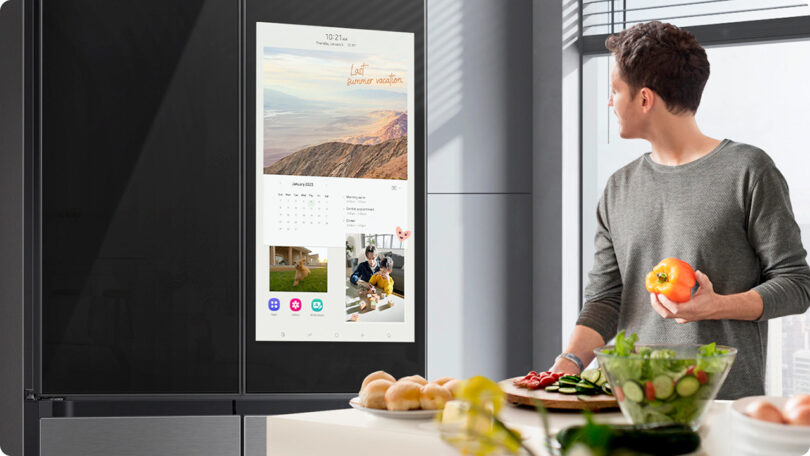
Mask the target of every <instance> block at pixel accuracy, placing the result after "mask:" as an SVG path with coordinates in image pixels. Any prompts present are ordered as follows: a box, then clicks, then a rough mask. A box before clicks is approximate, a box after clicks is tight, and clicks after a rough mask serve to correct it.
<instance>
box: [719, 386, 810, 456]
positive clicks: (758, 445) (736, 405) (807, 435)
mask: <svg viewBox="0 0 810 456" xmlns="http://www.w3.org/2000/svg"><path fill="white" fill-rule="evenodd" d="M758 399H765V400H766V401H768V402H770V403H771V404H773V405H775V406H777V407H778V408H779V410H782V407H783V406H784V405H785V402H787V400H788V398H787V397H777V396H749V397H744V398H741V399H737V400H736V401H734V402H732V404H731V409H730V412H729V413H730V414H731V434H732V439H731V446H732V447H733V450H734V451H733V454H735V455H752V456H753V455H757V456H783V455H784V456H787V455H799V456H801V455H803V454H805V453H807V452H808V450H809V449H810V426H791V425H788V424H778V423H771V422H768V421H762V420H757V419H754V418H751V417H750V416H748V415H746V414H745V408H746V407H747V406H748V404H750V403H751V402H753V401H756V400H758Z"/></svg>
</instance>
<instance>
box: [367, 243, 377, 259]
mask: <svg viewBox="0 0 810 456" xmlns="http://www.w3.org/2000/svg"><path fill="white" fill-rule="evenodd" d="M369 253H373V254H376V253H377V248H376V247H374V246H373V245H369V246H366V258H368V254H369Z"/></svg>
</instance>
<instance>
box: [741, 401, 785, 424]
mask: <svg viewBox="0 0 810 456" xmlns="http://www.w3.org/2000/svg"><path fill="white" fill-rule="evenodd" d="M745 414H746V415H748V416H750V417H751V418H754V419H757V420H762V421H770V422H771V423H784V422H785V418H784V417H783V416H782V412H780V411H779V409H778V408H777V407H776V406H775V405H773V404H771V403H770V402H768V401H766V400H764V399H758V400H756V401H753V402H751V403H750V404H748V406H747V407H745Z"/></svg>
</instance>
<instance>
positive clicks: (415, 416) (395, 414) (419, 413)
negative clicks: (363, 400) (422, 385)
mask: <svg viewBox="0 0 810 456" xmlns="http://www.w3.org/2000/svg"><path fill="white" fill-rule="evenodd" d="M349 405H351V406H352V407H353V408H356V409H357V410H362V411H364V412H367V413H371V414H372V415H377V416H382V417H385V418H396V419H399V420H427V419H430V418H433V417H434V416H436V413H438V412H439V411H438V410H406V411H392V410H382V409H373V408H367V407H363V406H362V405H360V398H359V397H355V398H352V400H350V401H349Z"/></svg>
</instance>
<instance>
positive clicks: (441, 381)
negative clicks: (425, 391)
mask: <svg viewBox="0 0 810 456" xmlns="http://www.w3.org/2000/svg"><path fill="white" fill-rule="evenodd" d="M450 380H455V379H454V378H453V377H442V378H437V379H436V380H433V381H432V382H431V383H435V384H437V385H444V384H445V383H447V382H449V381H450Z"/></svg>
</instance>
